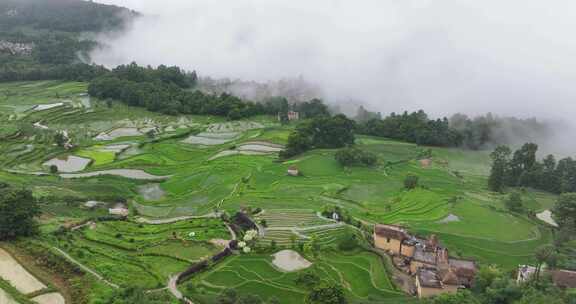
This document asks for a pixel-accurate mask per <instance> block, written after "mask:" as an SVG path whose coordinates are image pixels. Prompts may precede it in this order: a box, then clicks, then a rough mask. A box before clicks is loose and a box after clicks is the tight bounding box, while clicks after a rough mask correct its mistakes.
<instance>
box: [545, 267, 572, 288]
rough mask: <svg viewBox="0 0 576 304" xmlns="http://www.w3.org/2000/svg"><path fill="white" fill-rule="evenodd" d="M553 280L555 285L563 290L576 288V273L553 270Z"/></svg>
mask: <svg viewBox="0 0 576 304" xmlns="http://www.w3.org/2000/svg"><path fill="white" fill-rule="evenodd" d="M550 273H551V274H552V280H553V281H554V284H556V286H558V287H562V288H576V271H570V270H553V271H550Z"/></svg>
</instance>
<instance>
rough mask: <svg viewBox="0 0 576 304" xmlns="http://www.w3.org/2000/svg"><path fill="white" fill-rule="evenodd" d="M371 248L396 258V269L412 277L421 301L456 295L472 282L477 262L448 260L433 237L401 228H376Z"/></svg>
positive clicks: (446, 254) (445, 252)
mask: <svg viewBox="0 0 576 304" xmlns="http://www.w3.org/2000/svg"><path fill="white" fill-rule="evenodd" d="M374 246H375V247H376V248H377V249H381V250H384V251H386V252H387V253H388V254H390V255H392V256H393V257H395V259H394V260H395V261H402V262H401V265H398V264H396V266H397V267H398V268H399V269H402V270H403V271H404V272H407V273H408V274H411V275H414V277H415V281H416V292H417V294H418V297H420V298H424V297H429V296H434V295H438V294H440V293H446V292H455V291H457V290H458V289H459V288H468V287H471V286H472V285H473V283H474V277H475V275H476V263H475V262H474V261H470V260H463V259H455V258H451V257H450V256H449V254H448V249H446V248H444V247H442V246H440V244H439V241H438V238H437V237H436V235H430V236H429V237H428V238H427V239H423V238H418V237H416V236H412V235H410V234H409V233H408V231H407V230H406V229H404V228H403V227H400V226H395V225H375V226H374Z"/></svg>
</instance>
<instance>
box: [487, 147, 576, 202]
mask: <svg viewBox="0 0 576 304" xmlns="http://www.w3.org/2000/svg"><path fill="white" fill-rule="evenodd" d="M537 151H538V145H536V144H533V143H527V144H524V145H523V146H522V147H521V148H520V149H518V150H516V151H514V153H512V150H511V149H510V148H509V147H507V146H499V147H497V148H496V149H495V150H494V152H492V154H491V155H490V156H491V158H492V168H491V171H490V176H489V179H488V186H489V188H490V190H492V191H502V190H503V189H504V187H507V186H508V187H519V186H522V187H532V188H536V189H541V190H545V191H549V192H552V193H565V192H576V160H574V159H572V158H571V157H566V158H563V159H561V160H559V161H556V158H555V157H554V156H553V155H548V156H546V157H545V158H544V159H543V160H541V161H538V160H537V157H536V153H537Z"/></svg>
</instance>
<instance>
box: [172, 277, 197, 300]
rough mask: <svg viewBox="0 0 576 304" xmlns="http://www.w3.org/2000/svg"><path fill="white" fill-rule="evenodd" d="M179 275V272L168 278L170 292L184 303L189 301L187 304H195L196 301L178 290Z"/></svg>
mask: <svg viewBox="0 0 576 304" xmlns="http://www.w3.org/2000/svg"><path fill="white" fill-rule="evenodd" d="M178 277H179V274H177V275H174V276H171V277H170V279H168V291H170V293H171V294H172V295H173V296H174V297H175V298H176V299H178V300H180V301H184V303H187V304H194V302H192V301H190V299H188V298H186V297H185V296H184V295H183V294H182V293H181V292H180V290H178Z"/></svg>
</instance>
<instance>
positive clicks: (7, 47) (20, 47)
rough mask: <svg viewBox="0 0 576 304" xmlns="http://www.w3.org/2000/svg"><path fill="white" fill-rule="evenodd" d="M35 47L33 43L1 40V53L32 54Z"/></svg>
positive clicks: (13, 54) (14, 54)
mask: <svg viewBox="0 0 576 304" xmlns="http://www.w3.org/2000/svg"><path fill="white" fill-rule="evenodd" d="M33 49H34V44H33V43H17V42H10V41H6V40H0V53H8V54H10V55H12V56H30V55H32V50H33Z"/></svg>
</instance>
